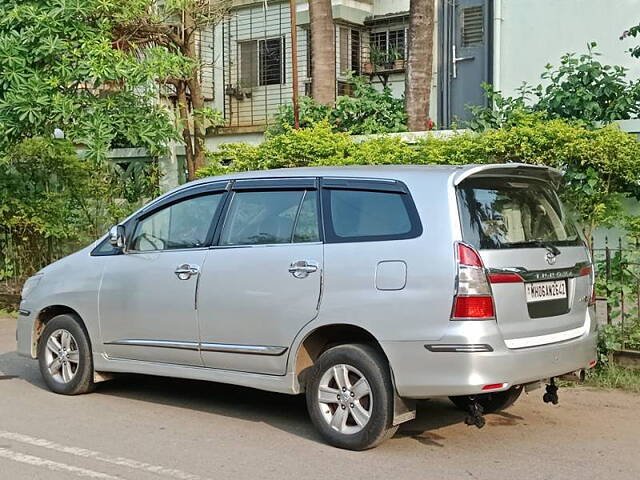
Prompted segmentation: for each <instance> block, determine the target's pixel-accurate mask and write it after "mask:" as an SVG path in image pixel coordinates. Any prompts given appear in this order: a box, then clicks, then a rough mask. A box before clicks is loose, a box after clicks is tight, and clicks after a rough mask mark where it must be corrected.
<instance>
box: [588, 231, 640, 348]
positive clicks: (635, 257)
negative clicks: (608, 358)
mask: <svg viewBox="0 0 640 480" xmlns="http://www.w3.org/2000/svg"><path fill="white" fill-rule="evenodd" d="M592 256H593V260H594V263H595V265H596V300H597V302H596V311H597V316H598V319H599V321H600V322H601V323H603V324H607V325H614V326H616V328H617V329H618V330H619V337H620V343H621V347H622V348H623V349H625V348H628V347H631V348H634V349H638V348H640V345H638V340H640V339H639V338H638V337H639V336H640V322H639V320H638V317H639V315H640V239H635V240H633V241H631V242H627V243H626V245H625V244H623V242H622V239H620V238H619V239H618V240H617V241H614V242H610V241H609V239H607V238H605V241H604V246H603V247H600V248H593V249H592Z"/></svg>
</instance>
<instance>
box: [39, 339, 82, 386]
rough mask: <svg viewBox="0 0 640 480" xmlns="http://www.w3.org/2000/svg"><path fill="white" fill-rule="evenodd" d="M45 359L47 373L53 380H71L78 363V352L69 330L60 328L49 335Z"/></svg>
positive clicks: (76, 344) (65, 381) (63, 381)
mask: <svg viewBox="0 0 640 480" xmlns="http://www.w3.org/2000/svg"><path fill="white" fill-rule="evenodd" d="M45 360H46V366H47V369H48V371H49V374H50V375H51V377H52V378H53V379H54V380H55V381H57V382H60V383H69V382H71V381H72V380H73V378H74V377H75V376H76V372H77V371H78V367H79V364H80V352H79V350H78V343H77V342H76V339H75V337H74V336H73V335H72V334H71V332H69V331H68V330H65V329H63V328H61V329H58V330H56V331H54V332H53V333H52V334H51V335H50V336H49V338H48V339H47V345H46V348H45Z"/></svg>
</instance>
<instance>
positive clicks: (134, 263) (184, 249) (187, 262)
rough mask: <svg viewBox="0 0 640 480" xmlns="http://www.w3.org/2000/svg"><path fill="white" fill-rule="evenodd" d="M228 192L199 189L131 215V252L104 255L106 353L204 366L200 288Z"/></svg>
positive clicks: (102, 303) (102, 301) (102, 299)
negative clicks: (198, 308) (198, 307)
mask: <svg viewBox="0 0 640 480" xmlns="http://www.w3.org/2000/svg"><path fill="white" fill-rule="evenodd" d="M224 195H225V194H224V193H223V192H202V189H200V190H199V192H198V194H197V195H195V196H187V197H185V198H179V199H175V200H174V201H170V202H169V204H168V205H167V204H165V205H161V206H159V207H158V208H155V209H153V210H150V211H148V212H144V211H143V214H142V215H140V216H139V218H136V219H133V220H132V221H133V222H134V225H131V226H130V227H129V228H128V230H130V231H131V232H133V233H132V235H131V239H130V241H128V242H127V244H128V245H127V252H126V253H125V254H122V255H115V256H110V257H108V258H107V261H106V266H105V270H104V274H103V280H102V285H101V288H100V299H99V309H100V329H101V333H102V340H103V343H104V349H105V353H106V354H107V355H108V356H109V357H112V358H123V359H132V360H143V361H153V362H165V363H173V364H182V365H202V360H201V358H200V353H199V351H198V350H199V348H198V347H199V345H198V324H197V317H196V305H195V300H196V287H197V282H198V278H199V275H200V272H201V269H202V266H203V264H204V262H205V259H206V255H207V249H208V245H209V244H210V241H211V237H212V235H213V228H214V224H215V219H216V218H217V215H218V212H219V210H220V209H221V208H220V207H221V204H222V203H223V202H222V199H223V197H224Z"/></svg>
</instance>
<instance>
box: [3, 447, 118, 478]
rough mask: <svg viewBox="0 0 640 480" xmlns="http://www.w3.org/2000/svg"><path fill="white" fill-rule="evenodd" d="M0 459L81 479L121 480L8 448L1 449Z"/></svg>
mask: <svg viewBox="0 0 640 480" xmlns="http://www.w3.org/2000/svg"><path fill="white" fill-rule="evenodd" d="M0 458H7V459H9V460H13V461H14V462H19V463H26V464H28V465H33V466H34V467H45V468H48V469H49V470H54V471H56V472H65V473H73V474H74V475H77V476H79V477H88V478H96V479H100V480H121V478H119V477H114V476H111V475H107V474H106V473H100V472H94V471H93V470H87V469H86V468H81V467H75V466H73V465H67V464H66V463H60V462H54V461H53V460H46V459H44V458H40V457H35V456H33V455H26V454H24V453H19V452H14V451H13V450H9V449H8V448H0Z"/></svg>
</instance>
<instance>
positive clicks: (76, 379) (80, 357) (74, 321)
mask: <svg viewBox="0 0 640 480" xmlns="http://www.w3.org/2000/svg"><path fill="white" fill-rule="evenodd" d="M61 331H67V332H69V333H70V334H71V336H72V340H71V345H72V347H71V348H70V349H69V350H70V351H76V347H77V356H75V355H74V356H73V358H74V360H75V359H77V362H72V361H71V358H72V357H71V356H68V357H67V356H66V352H65V360H66V361H67V362H68V363H69V364H70V365H71V364H73V365H75V370H73V367H70V368H72V370H73V372H72V373H73V376H72V377H71V378H70V380H69V381H65V380H64V379H60V378H56V376H54V375H53V374H52V373H51V372H50V371H49V364H48V359H51V358H52V357H51V355H52V354H47V342H49V339H50V337H52V336H53V335H54V334H59V332H61ZM58 343H60V342H58ZM53 358H55V356H54V357H53ZM38 364H39V366H40V373H41V375H42V378H43V379H44V382H45V383H46V384H47V387H49V389H50V390H51V391H53V392H55V393H60V394H63V395H81V394H83V393H89V392H90V391H92V390H93V388H94V383H93V358H92V356H91V344H90V343H89V335H88V334H87V332H86V331H85V329H84V327H83V325H82V323H81V321H80V319H79V318H78V317H76V316H75V315H70V314H64V315H58V316H57V317H54V318H52V319H51V320H50V321H49V322H48V323H47V325H46V327H45V329H44V331H43V332H42V336H41V337H40V341H39V343H38ZM59 375H60V376H62V368H61V369H60V374H59Z"/></svg>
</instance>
